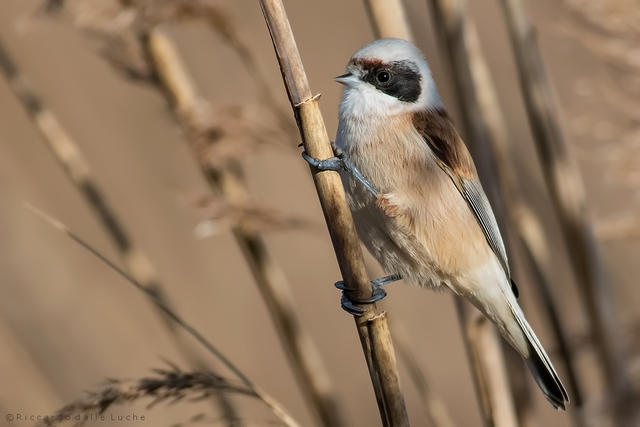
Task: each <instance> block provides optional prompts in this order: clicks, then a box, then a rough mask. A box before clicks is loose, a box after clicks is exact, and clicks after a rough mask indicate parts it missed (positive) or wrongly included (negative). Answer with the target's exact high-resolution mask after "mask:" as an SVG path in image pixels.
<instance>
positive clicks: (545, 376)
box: [527, 349, 569, 410]
mask: <svg viewBox="0 0 640 427" xmlns="http://www.w3.org/2000/svg"><path fill="white" fill-rule="evenodd" d="M527 366H528V367H529V370H530V371H531V374H532V375H533V378H534V379H535V380H536V383H538V387H540V390H542V393H544V397H546V398H547V400H548V401H549V402H550V403H551V404H552V405H553V407H554V408H556V409H562V410H565V409H566V406H567V403H569V396H568V395H567V391H566V390H565V389H564V386H563V385H562V383H561V382H560V379H559V378H558V374H557V373H556V371H555V370H554V369H553V366H551V369H549V368H548V367H547V365H546V364H545V363H544V360H543V359H542V358H541V357H540V355H539V354H538V353H536V352H535V351H534V350H533V349H532V356H531V357H530V358H529V359H527Z"/></svg>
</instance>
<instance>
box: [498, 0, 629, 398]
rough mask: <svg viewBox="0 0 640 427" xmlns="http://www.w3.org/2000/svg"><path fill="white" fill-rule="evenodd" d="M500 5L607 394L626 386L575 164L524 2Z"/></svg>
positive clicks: (612, 316)
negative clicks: (606, 386)
mask: <svg viewBox="0 0 640 427" xmlns="http://www.w3.org/2000/svg"><path fill="white" fill-rule="evenodd" d="M501 5H502V8H503V11H504V16H505V20H506V22H507V28H508V31H509V37H510V40H511V44H512V49H513V53H514V56H515V59H516V65H517V69H518V77H519V81H520V87H521V90H522V94H523V97H524V100H525V106H526V110H527V114H528V116H529V122H530V124H531V129H532V132H533V136H534V140H535V143H536V148H537V151H538V155H539V157H540V163H541V165H542V170H543V173H544V177H545V180H546V183H547V187H548V188H549V192H550V193H551V198H552V201H553V205H554V208H555V211H556V215H557V216H558V218H559V220H560V225H561V228H562V232H563V235H564V239H565V242H566V245H567V247H568V249H569V255H570V259H571V265H572V267H573V271H574V275H575V277H576V279H577V281H578V283H579V285H580V287H581V290H582V292H581V294H582V297H583V298H584V299H585V305H586V310H587V313H588V316H587V317H588V319H589V321H590V324H591V329H592V331H593V336H594V341H595V342H596V343H597V346H596V350H597V354H598V357H599V359H600V362H601V367H602V373H603V377H604V379H605V381H606V383H607V385H608V387H609V390H611V392H613V393H615V392H618V391H623V390H625V389H626V387H627V381H626V380H625V374H624V369H625V363H624V357H623V347H622V345H621V342H620V339H619V336H618V327H617V320H616V316H615V314H614V312H615V308H614V306H613V302H612V297H611V293H610V289H609V283H608V281H607V279H606V278H605V273H604V265H603V261H602V259H601V256H600V248H599V246H598V243H597V241H596V239H595V237H594V235H593V231H592V227H591V223H590V219H589V216H588V213H587V206H586V197H585V190H584V186H583V183H582V180H581V178H580V173H579V170H578V166H577V164H576V160H575V158H574V156H573V154H572V152H571V149H570V147H569V145H568V144H567V142H566V140H565V136H564V133H563V129H562V125H561V118H560V112H559V110H558V107H557V104H556V101H555V99H554V94H553V89H552V87H551V84H550V82H549V79H548V77H547V74H546V71H545V68H544V64H543V60H542V56H541V54H540V50H539V48H538V45H537V41H536V35H535V32H534V30H533V28H532V27H531V24H530V23H529V21H528V19H527V17H526V14H525V11H524V8H523V6H522V3H521V2H520V1H518V0H502V1H501Z"/></svg>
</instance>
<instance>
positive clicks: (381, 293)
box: [335, 274, 402, 316]
mask: <svg viewBox="0 0 640 427" xmlns="http://www.w3.org/2000/svg"><path fill="white" fill-rule="evenodd" d="M400 279H402V276H400V275H399V274H390V275H389V276H384V277H380V278H377V279H375V280H372V281H371V287H372V288H373V292H372V293H371V297H369V298H365V299H349V297H347V293H346V291H351V290H353V289H352V288H347V287H346V285H345V284H344V282H343V281H342V280H341V281H339V282H336V285H335V286H336V288H338V289H340V290H342V297H341V298H340V305H341V306H342V308H343V309H344V311H346V312H347V313H349V314H352V315H353V316H362V315H363V314H364V312H365V311H366V309H364V308H362V307H358V305H362V304H373V303H374V302H377V301H380V300H381V299H382V298H384V297H386V296H387V291H385V290H384V289H382V286H384V285H386V284H387V283H391V282H395V281H397V280H400Z"/></svg>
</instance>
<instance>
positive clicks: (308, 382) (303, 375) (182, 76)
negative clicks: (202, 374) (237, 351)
mask: <svg viewBox="0 0 640 427" xmlns="http://www.w3.org/2000/svg"><path fill="white" fill-rule="evenodd" d="M146 40H147V42H148V45H147V47H146V48H147V50H148V52H149V56H150V58H151V59H152V63H153V64H152V65H153V68H154V70H155V71H156V74H157V75H158V77H159V78H160V81H161V83H162V85H163V87H164V89H165V91H164V92H165V94H166V95H167V96H168V97H169V100H168V101H169V102H170V103H171V104H173V105H174V113H175V114H176V116H177V118H178V121H180V122H181V124H182V126H183V127H184V128H185V129H186V130H187V131H189V127H190V124H194V123H197V117H198V114H199V111H200V110H202V109H203V108H204V109H205V110H207V111H208V112H209V113H211V114H213V111H212V109H211V108H210V105H209V104H208V102H207V101H206V100H205V99H203V98H202V97H201V96H200V95H199V94H198V91H197V88H196V85H195V83H194V82H193V79H192V77H191V75H190V73H189V71H188V70H187V67H186V65H185V64H184V62H183V60H182V58H181V56H180V52H179V51H178V49H177V48H176V46H175V44H174V42H173V41H172V40H171V39H170V37H168V36H167V35H166V33H165V32H164V31H162V30H161V29H160V28H154V29H152V30H151V31H150V32H149V34H148V37H146ZM197 131H198V129H195V132H197ZM193 133H194V132H190V133H189V132H188V134H189V139H190V145H191V148H192V149H194V151H196V158H197V160H198V162H199V163H200V167H201V169H202V171H203V173H204V175H205V178H206V179H207V182H208V184H209V186H210V187H211V188H212V190H214V191H216V192H217V191H220V192H222V194H223V195H224V196H225V198H226V199H227V200H228V201H229V202H231V203H232V204H238V205H242V204H243V203H246V201H247V200H248V199H249V198H250V195H249V192H248V189H247V187H246V184H245V182H244V179H243V177H242V172H241V166H240V164H239V163H237V162H233V164H230V165H228V166H226V167H222V168H220V169H219V170H214V169H213V168H212V167H211V165H210V164H209V163H208V162H207V160H206V159H204V158H203V157H202V156H198V155H197V141H196V138H197V137H196V136H195V135H194V134H193ZM232 232H233V235H234V237H235V239H236V241H237V243H238V245H239V246H240V248H241V249H242V252H243V254H244V257H245V260H246V262H247V264H248V266H249V268H250V270H251V273H252V274H253V278H254V280H255V281H256V284H257V285H258V288H259V290H260V292H261V294H262V298H263V299H264V301H265V303H266V305H267V308H268V309H269V312H270V314H271V316H272V318H273V321H274V323H275V326H276V330H277V332H278V334H279V335H280V339H281V342H282V345H283V347H284V348H285V351H286V353H287V355H288V356H289V360H290V361H291V364H292V365H293V369H294V372H295V374H296V378H297V380H298V383H299V385H300V387H301V388H302V390H303V391H304V392H305V394H306V396H307V397H308V398H309V400H310V403H311V404H312V407H313V408H312V409H313V410H314V411H315V412H316V414H317V415H318V417H319V419H320V421H321V422H322V424H323V425H325V426H331V427H334V426H335V427H340V426H343V425H345V423H344V420H343V418H342V415H341V413H340V410H339V406H338V402H337V399H336V397H335V394H334V392H333V386H332V384H331V380H330V378H329V374H328V372H327V370H326V368H325V366H324V364H323V362H322V358H321V356H320V352H319V350H318V348H317V347H316V345H315V342H314V341H313V339H312V337H311V335H310V334H309V332H308V331H307V330H306V329H305V328H304V326H303V324H302V322H301V321H300V318H299V316H298V313H297V312H296V306H295V302H294V301H293V298H292V296H291V295H292V291H291V287H290V286H289V283H288V282H287V279H286V277H285V274H284V271H283V270H282V268H281V267H280V265H279V264H277V263H276V261H275V260H274V259H273V257H272V256H271V255H270V253H269V251H268V249H267V246H266V244H265V242H264V240H263V239H262V236H260V234H258V233H257V232H255V231H252V230H251V229H250V228H249V227H246V226H245V225H244V224H242V223H239V224H234V225H233V227H232Z"/></svg>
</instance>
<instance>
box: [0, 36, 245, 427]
mask: <svg viewBox="0 0 640 427" xmlns="http://www.w3.org/2000/svg"><path fill="white" fill-rule="evenodd" d="M0 70H1V71H2V73H3V75H4V77H5V78H6V80H7V82H8V83H9V87H10V88H11V90H12V91H13V93H14V94H15V95H16V98H17V99H18V100H19V101H20V104H21V105H22V107H23V108H24V110H25V112H26V113H27V116H28V117H29V119H31V121H32V122H33V124H34V125H35V126H36V128H37V129H38V131H39V132H40V135H41V136H42V138H43V139H44V141H45V142H46V143H47V146H48V147H49V149H50V150H51V152H52V153H53V155H54V157H55V159H56V160H57V161H58V164H59V165H60V166H61V167H62V169H63V170H64V172H65V173H66V174H67V176H68V177H69V179H70V180H71V182H72V183H73V185H74V186H75V187H76V188H77V189H78V191H79V192H80V194H81V195H82V197H83V198H84V200H85V201H86V203H87V204H88V205H89V207H90V208H91V210H92V211H93V213H94V214H95V216H96V217H97V219H98V221H99V222H100V224H101V225H102V227H103V229H104V231H105V232H106V234H107V236H108V237H109V238H110V240H111V242H112V243H113V245H114V246H115V248H116V251H117V253H118V255H119V256H120V259H121V261H122V263H123V265H124V266H125V269H126V270H127V271H128V272H129V273H130V274H131V276H132V277H133V278H134V279H135V280H136V281H137V282H138V283H140V284H142V286H144V287H145V288H146V289H147V290H148V291H149V292H147V295H148V296H149V297H150V298H151V299H152V301H153V302H154V303H155V302H158V303H160V304H162V305H164V306H167V307H170V304H169V301H168V298H167V295H166V292H165V288H164V285H163V284H162V282H161V281H160V279H159V278H158V276H157V273H156V270H155V268H154V267H153V265H152V264H151V261H149V259H148V258H147V256H146V255H145V254H144V252H142V250H141V249H140V248H139V247H138V246H136V245H135V243H134V241H133V239H132V237H131V235H130V233H129V232H128V230H127V229H126V227H125V225H124V223H123V222H122V221H121V220H120V219H119V218H118V216H117V214H116V213H115V210H114V209H113V208H112V207H111V205H110V204H109V202H108V201H107V199H106V198H105V196H104V193H103V191H102V189H101V188H100V186H99V185H98V183H97V181H96V179H95V177H94V176H93V174H92V171H91V169H90V167H89V163H88V162H87V160H86V159H85V158H84V156H83V154H82V152H81V151H80V147H79V145H78V144H77V143H76V142H75V141H74V140H73V138H72V137H71V135H69V134H68V133H67V131H66V130H65V129H64V127H63V126H62V124H61V123H60V121H59V120H58V118H57V117H56V116H55V114H54V113H53V112H52V111H51V110H50V109H49V108H48V107H47V106H46V105H45V104H44V102H43V100H42V98H41V97H40V96H39V95H38V94H37V93H36V92H35V91H34V90H33V89H32V88H31V86H30V85H29V84H28V82H27V81H26V79H25V78H24V77H23V76H22V73H21V72H20V69H19V68H18V66H17V64H16V63H15V61H14V60H13V58H11V56H10V54H9V51H8V50H7V49H6V48H5V46H4V44H3V43H2V42H0ZM162 320H163V324H164V325H165V326H166V328H167V330H168V332H169V335H170V336H171V338H172V339H173V341H174V345H175V348H176V349H177V350H178V351H179V352H180V353H182V355H183V356H184V357H185V359H186V360H187V361H188V362H189V363H190V364H191V365H192V366H193V367H194V368H205V367H206V363H205V362H204V361H203V360H202V358H200V357H199V356H198V355H197V354H196V353H195V352H194V351H193V350H192V349H191V348H190V347H189V344H187V343H186V342H185V341H184V339H183V337H182V335H181V334H180V333H179V331H178V330H177V329H176V327H175V324H174V323H173V322H171V321H170V320H169V319H168V318H167V317H166V316H164V315H163V316H162ZM216 397H217V399H216V401H217V404H218V406H219V408H220V410H221V411H222V413H223V414H224V415H225V417H226V418H227V420H228V424H229V425H235V424H236V423H235V421H234V420H236V419H237V418H238V415H237V411H236V410H235V408H234V406H233V403H232V402H231V401H229V399H228V397H227V396H226V395H225V394H224V393H220V394H218V395H217V396H216Z"/></svg>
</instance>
